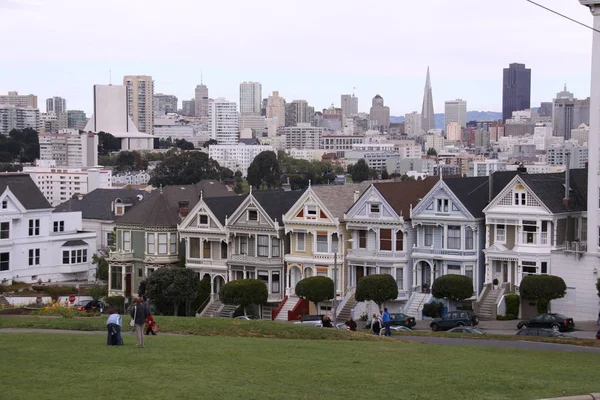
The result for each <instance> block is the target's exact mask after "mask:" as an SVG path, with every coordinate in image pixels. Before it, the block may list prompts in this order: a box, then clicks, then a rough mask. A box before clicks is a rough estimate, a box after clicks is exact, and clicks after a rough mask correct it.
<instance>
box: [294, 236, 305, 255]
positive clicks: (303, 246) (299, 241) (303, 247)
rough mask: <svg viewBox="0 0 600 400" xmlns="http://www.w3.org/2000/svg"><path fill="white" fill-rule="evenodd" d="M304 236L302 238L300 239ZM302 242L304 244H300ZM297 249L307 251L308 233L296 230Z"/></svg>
mask: <svg viewBox="0 0 600 400" xmlns="http://www.w3.org/2000/svg"><path fill="white" fill-rule="evenodd" d="M300 238H302V240H300ZM300 244H302V246H300ZM296 251H298V252H302V253H304V252H305V251H306V233H305V232H296Z"/></svg>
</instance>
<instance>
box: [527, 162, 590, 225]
mask: <svg viewBox="0 0 600 400" xmlns="http://www.w3.org/2000/svg"><path fill="white" fill-rule="evenodd" d="M569 172H570V181H569V186H570V189H571V190H570V193H569V198H570V202H569V206H568V207H567V206H566V205H565V204H564V203H563V199H564V197H565V174H564V173H558V174H533V175H527V174H525V175H522V176H521V179H523V182H524V183H525V184H526V185H527V186H528V187H529V188H530V189H531V190H532V191H533V192H534V193H535V194H536V196H537V197H538V198H539V199H540V200H541V201H542V202H543V203H544V205H545V206H546V207H548V209H549V210H550V211H551V212H552V213H554V214H559V213H565V212H569V211H585V210H586V209H587V170H586V169H572V170H570V171H569Z"/></svg>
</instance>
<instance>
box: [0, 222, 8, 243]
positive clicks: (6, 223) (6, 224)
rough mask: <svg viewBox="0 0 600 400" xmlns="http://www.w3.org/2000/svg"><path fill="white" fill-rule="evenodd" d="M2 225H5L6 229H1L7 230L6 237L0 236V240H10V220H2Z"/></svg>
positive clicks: (0, 229)
mask: <svg viewBox="0 0 600 400" xmlns="http://www.w3.org/2000/svg"><path fill="white" fill-rule="evenodd" d="M2 225H5V226H6V229H2V228H0V231H1V232H6V237H5V238H3V237H2V236H0V240H8V239H10V222H8V221H2V222H0V227H1V226H2Z"/></svg>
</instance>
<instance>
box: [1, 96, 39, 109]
mask: <svg viewBox="0 0 600 400" xmlns="http://www.w3.org/2000/svg"><path fill="white" fill-rule="evenodd" d="M1 105H10V106H17V107H25V108H27V107H30V108H38V104H37V96H36V95H33V94H26V95H20V94H19V92H8V95H6V94H3V95H0V106H1Z"/></svg>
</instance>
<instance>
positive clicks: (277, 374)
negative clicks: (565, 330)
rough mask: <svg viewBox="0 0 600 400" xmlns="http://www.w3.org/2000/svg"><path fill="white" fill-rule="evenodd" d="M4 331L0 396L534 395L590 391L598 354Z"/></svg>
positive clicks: (0, 351)
mask: <svg viewBox="0 0 600 400" xmlns="http://www.w3.org/2000/svg"><path fill="white" fill-rule="evenodd" d="M125 341H126V345H125V346H123V347H116V346H106V345H105V343H106V337H105V336H104V335H66V334H43V333H29V334H9V333H6V334H0V354H2V363H0V376H2V388H1V389H0V390H1V393H2V394H1V395H0V397H1V398H3V399H11V400H20V399H27V400H29V399H35V398H39V399H47V400H52V399H60V400H64V399H115V398H118V399H278V400H279V399H291V400H294V399H317V398H328V399H370V400H371V399H399V398H404V399H430V398H443V399H465V398H472V399H538V398H547V397H556V396H564V395H574V394H585V393H590V392H593V391H595V390H596V391H597V388H598V384H597V382H598V377H599V376H600V375H599V373H598V371H597V369H596V368H595V367H594V365H595V364H596V363H597V361H598V355H596V354H585V353H563V352H543V351H516V350H509V349H499V348H487V347H486V348H481V347H469V346H465V347H462V346H435V345H422V344H407V343H402V342H398V341H362V342H352V341H340V340H338V341H324V340H321V341H316V340H313V341H304V340H280V339H260V338H240V337H203V336H186V337H181V336H160V335H159V336H156V337H149V338H147V339H146V346H145V347H144V348H136V347H135V346H133V343H134V338H133V336H132V335H130V334H125Z"/></svg>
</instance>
